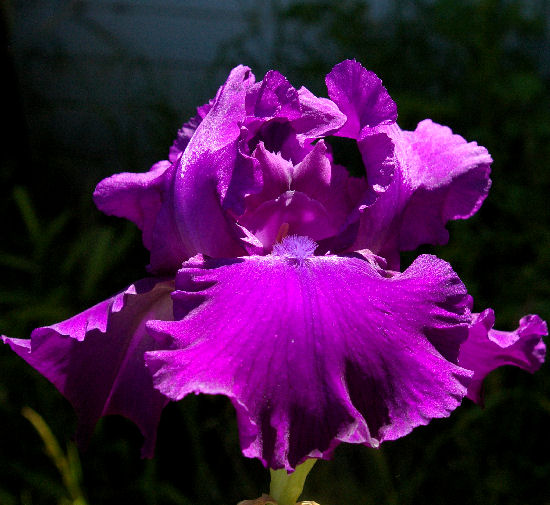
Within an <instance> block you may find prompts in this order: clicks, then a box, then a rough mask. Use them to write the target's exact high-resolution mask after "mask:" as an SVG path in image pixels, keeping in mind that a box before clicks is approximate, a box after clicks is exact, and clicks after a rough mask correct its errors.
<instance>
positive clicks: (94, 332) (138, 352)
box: [2, 279, 174, 457]
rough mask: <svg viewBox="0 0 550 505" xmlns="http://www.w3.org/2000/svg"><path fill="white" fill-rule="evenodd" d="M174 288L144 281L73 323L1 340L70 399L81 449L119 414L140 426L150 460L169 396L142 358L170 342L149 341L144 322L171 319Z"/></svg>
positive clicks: (79, 316)
mask: <svg viewBox="0 0 550 505" xmlns="http://www.w3.org/2000/svg"><path fill="white" fill-rule="evenodd" d="M173 287H174V283H173V281H156V280H154V279H144V280H141V281H138V282H136V283H135V284H133V285H131V286H129V287H128V288H127V289H126V290H125V291H123V292H121V293H119V294H117V295H115V296H113V297H112V298H109V299H108V300H105V301H104V302H101V303H99V304H97V305H95V306H94V307H92V308H90V309H88V310H86V311H84V312H82V313H81V314H78V315H76V316H74V317H72V318H71V319H68V320H66V321H63V322H61V323H58V324H54V325H52V326H47V327H43V328H37V329H36V330H34V331H33V332H32V334H31V338H30V340H29V339H15V338H9V337H5V336H3V337H2V340H3V341H4V342H5V343H7V344H9V345H10V347H11V348H12V349H13V350H14V351H15V352H16V353H17V354H18V355H19V356H21V357H22V358H23V359H24V360H25V361H26V362H27V363H29V364H30V365H31V366H32V367H34V368H35V369H36V370H38V371H39V372H40V373H41V374H42V375H44V376H45V377H46V378H47V379H48V380H49V381H51V382H52V383H53V384H54V385H55V386H56V387H57V389H58V390H59V391H60V392H61V394H63V395H64V396H65V397H66V398H67V399H68V400H69V402H71V404H72V405H73V407H74V409H75V411H76V413H77V416H78V431H77V439H78V441H79V442H80V443H81V444H83V445H86V444H87V442H88V440H89V439H90V437H91V435H92V432H93V429H94V426H95V425H96V423H97V421H98V420H99V418H100V417H102V416H105V415H109V414H120V415H123V416H125V417H127V418H129V419H130V420H132V421H133V422H134V423H136V424H137V426H138V427H139V429H140V430H141V433H142V434H143V436H144V438H145V441H144V445H143V448H142V455H143V456H144V457H152V455H153V450H154V446H155V438H156V430H157V425H158V422H159V419H160V414H161V411H162V409H163V408H164V406H165V405H166V403H167V402H168V399H167V398H166V397H165V396H163V395H162V394H160V393H159V392H158V391H157V390H155V389H154V388H153V383H152V380H151V376H150V374H149V373H148V371H147V369H146V368H145V364H144V360H143V355H144V353H145V352H146V351H150V350H154V349H158V348H165V345H166V341H157V340H155V339H153V338H152V337H151V336H149V334H148V333H147V331H146V327H145V323H146V322H147V321H148V320H149V319H162V320H172V319H173V313H172V300H171V297H170V293H171V292H172V291H173Z"/></svg>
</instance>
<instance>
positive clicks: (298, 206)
mask: <svg viewBox="0 0 550 505" xmlns="http://www.w3.org/2000/svg"><path fill="white" fill-rule="evenodd" d="M239 224H240V225H242V226H244V227H245V228H246V229H248V230H249V231H250V232H251V233H252V234H254V236H255V237H256V238H257V239H258V240H259V241H260V242H261V243H262V244H263V247H264V251H265V252H270V251H271V248H272V247H273V244H275V242H277V240H279V239H280V238H281V237H280V236H279V231H280V230H281V227H282V226H284V227H285V228H286V233H285V235H286V234H287V233H289V234H300V235H307V236H309V237H313V238H314V239H316V240H321V239H324V238H327V237H331V236H334V235H336V234H337V233H338V231H339V227H338V225H339V223H335V222H334V216H332V215H330V214H329V212H328V210H327V208H326V207H325V206H324V205H323V204H322V203H320V202H319V201H317V200H315V199H313V198H310V197H309V196H308V195H306V194H304V193H301V192H300V191H287V192H285V193H283V194H282V195H280V196H279V197H277V198H276V199H275V200H268V201H266V202H264V203H262V204H261V205H259V206H258V207H257V208H255V209H254V210H252V211H250V212H246V213H245V214H244V215H243V216H241V217H240V219H239Z"/></svg>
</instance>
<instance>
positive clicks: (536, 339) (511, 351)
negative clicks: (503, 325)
mask: <svg viewBox="0 0 550 505" xmlns="http://www.w3.org/2000/svg"><path fill="white" fill-rule="evenodd" d="M494 323H495V315H494V312H493V311H492V309H487V310H485V311H483V312H482V313H481V314H474V320H473V322H472V325H471V327H470V332H469V336H468V340H466V342H464V343H463V344H462V346H461V347H460V354H459V359H458V362H459V364H460V366H462V367H464V368H468V369H469V370H473V372H474V376H473V380H472V382H471V384H470V386H469V387H468V398H470V399H471V400H473V401H474V402H476V403H482V401H483V398H482V384H483V379H484V378H485V377H486V376H487V375H488V374H489V373H490V372H492V371H493V370H495V369H496V368H499V367H501V366H504V365H513V366H517V367H519V368H521V369H523V370H526V371H528V372H531V373H534V372H536V371H537V370H538V369H539V368H540V367H541V365H542V364H543V363H544V358H545V354H546V346H545V344H544V342H543V341H542V337H543V336H546V335H548V328H547V326H546V322H545V321H543V320H542V319H541V318H540V317H539V316H536V315H529V316H525V317H522V318H521V320H520V321H519V327H518V328H517V329H516V330H514V331H499V330H493V325H494Z"/></svg>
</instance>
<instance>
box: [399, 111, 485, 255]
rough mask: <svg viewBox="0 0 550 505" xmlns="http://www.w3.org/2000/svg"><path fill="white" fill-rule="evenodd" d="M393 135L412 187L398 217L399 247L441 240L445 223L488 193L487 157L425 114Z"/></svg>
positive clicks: (476, 205) (463, 214)
mask: <svg viewBox="0 0 550 505" xmlns="http://www.w3.org/2000/svg"><path fill="white" fill-rule="evenodd" d="M393 140H394V142H395V143H396V144H399V143H403V146H401V148H400V150H399V152H401V153H405V152H407V156H405V155H403V156H402V158H401V159H400V163H401V165H402V167H403V168H402V169H403V170H404V171H406V177H407V182H408V184H410V188H411V190H412V194H411V197H410V198H409V200H408V202H407V205H406V207H405V209H404V212H403V217H402V225H401V237H400V244H401V247H402V248H403V249H404V250H412V249H416V247H418V246H419V245H421V244H445V243H446V242H447V241H448V232H447V230H446V229H445V225H446V223H447V222H448V221H450V220H453V219H467V218H469V217H471V216H472V215H473V214H475V213H476V212H477V211H478V209H479V208H480V207H481V204H482V203H483V201H484V200H485V198H486V197H487V194H488V192H489V188H490V187H491V180H490V179H489V174H490V168H491V162H492V159H491V156H490V155H489V153H488V152H487V149H485V148H484V147H482V146H479V145H477V143H475V142H467V141H466V140H464V138H462V137H461V136H460V135H456V134H453V132H452V131H451V129H450V128H447V127H446V126H441V125H439V124H436V123H434V122H432V121H430V120H429V119H427V120H425V121H422V122H420V123H419V124H418V126H417V127H416V130H415V131H414V132H403V135H402V136H399V135H398V136H395V137H393ZM398 149H399V148H398Z"/></svg>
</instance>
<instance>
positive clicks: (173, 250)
mask: <svg viewBox="0 0 550 505" xmlns="http://www.w3.org/2000/svg"><path fill="white" fill-rule="evenodd" d="M253 81H254V76H253V75H252V74H251V72H250V69H248V68H247V67H242V66H239V67H237V68H235V69H233V70H232V71H231V74H230V75H229V77H228V79H227V81H226V83H225V84H224V86H222V88H220V90H219V92H218V95H217V96H216V98H215V101H214V103H213V105H212V108H211V109H210V111H209V112H208V114H207V115H206V117H205V118H204V119H203V120H202V122H201V123H200V125H199V126H198V127H197V129H196V131H195V134H194V135H193V137H192V138H191V140H190V141H189V144H188V145H187V148H186V149H185V151H184V152H183V154H182V155H181V157H180V158H179V160H178V162H177V163H176V164H175V167H176V169H175V174H174V179H173V182H172V184H171V185H170V187H169V192H168V193H167V194H166V196H165V199H164V200H163V202H162V208H161V211H160V212H159V217H158V220H157V221H158V222H157V227H156V228H155V231H154V233H153V240H154V244H153V245H154V247H153V250H152V251H151V265H152V268H153V270H155V271H161V270H169V269H172V268H173V267H174V265H175V264H176V263H177V265H181V262H182V261H184V260H185V259H187V258H189V257H190V256H193V255H195V254H196V253H197V252H202V253H205V254H209V255H211V256H226V257H231V256H238V255H240V254H244V249H243V248H242V247H241V246H240V244H239V241H238V237H237V236H238V233H237V230H236V226H235V224H234V223H233V222H232V221H231V220H230V219H229V217H228V216H227V215H226V213H225V211H224V209H223V207H222V202H223V200H224V198H225V196H226V194H227V191H228V189H229V187H230V183H231V177H232V175H233V169H234V165H235V163H237V162H240V161H242V162H243V164H242V167H243V169H250V170H253V166H252V164H250V163H248V162H247V160H243V159H241V158H240V157H239V156H240V153H239V148H238V139H239V133H240V124H241V123H242V121H243V120H244V117H245V108H244V98H245V94H246V91H247V89H248V88H249V87H250V86H251V85H252V83H253ZM241 177H244V176H243V175H242V174H241ZM250 178H251V180H253V179H254V176H253V174H250ZM234 191H238V190H236V189H235V190H234ZM178 260H179V262H178ZM176 268H178V267H177V266H176Z"/></svg>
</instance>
